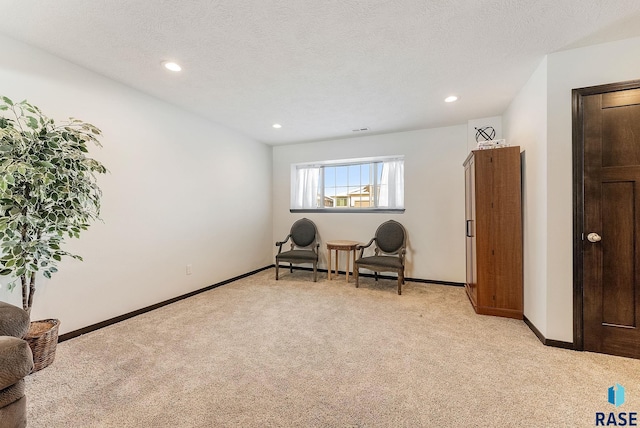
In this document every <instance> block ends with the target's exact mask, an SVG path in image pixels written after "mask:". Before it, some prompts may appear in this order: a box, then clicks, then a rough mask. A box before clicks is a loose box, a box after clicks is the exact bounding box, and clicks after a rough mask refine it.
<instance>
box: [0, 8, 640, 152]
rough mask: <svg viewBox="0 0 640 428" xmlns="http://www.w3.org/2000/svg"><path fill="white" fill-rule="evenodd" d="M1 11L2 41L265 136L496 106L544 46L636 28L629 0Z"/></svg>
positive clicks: (383, 125)
mask: <svg viewBox="0 0 640 428" xmlns="http://www.w3.org/2000/svg"><path fill="white" fill-rule="evenodd" d="M0 17H2V19H1V20H2V26H1V27H0V32H1V33H3V34H5V35H7V36H9V37H12V38H14V39H17V40H20V41H23V42H26V43H28V44H30V45H32V46H35V47H38V48H41V49H43V50H46V51H48V52H50V53H52V54H54V55H57V56H59V57H61V58H64V59H66V60H68V61H71V62H73V63H76V64H78V65H81V66H83V67H85V68H87V69H90V70H93V71H95V72H97V73H100V74H102V75H104V76H107V77H110V78H112V79H114V80H117V81H120V82H123V83H125V84H126V85H129V86H131V87H134V88H137V89H139V90H140V91H143V92H146V93H148V94H151V95H153V96H155V97H157V98H161V99H163V100H166V101H168V102H170V103H173V104H175V105H178V106H180V107H183V108H184V109H187V110H190V111H193V112H196V113H198V114H200V115H202V116H205V117H207V118H209V119H211V120H212V121H215V122H217V123H219V124H222V125H225V126H227V127H230V128H233V129H236V130H238V131H240V132H241V133H243V134H245V135H248V136H250V137H253V138H255V139H257V140H259V141H263V142H265V143H268V144H283V143H292V142H300V141H310V140H321V139H329V138H341V137H351V136H354V135H363V134H362V133H357V134H356V133H353V132H352V129H355V128H362V127H369V128H370V129H371V130H370V131H369V132H371V133H384V132H394V131H402V130H411V129H419V128H430V127H437V126H446V125H452V124H460V123H466V121H467V120H469V119H474V118H480V117H487V116H493V115H498V114H501V113H502V112H503V111H504V109H505V108H506V107H507V105H508V103H509V102H510V100H511V99H512V97H513V96H514V94H515V93H516V92H517V91H518V90H519V89H520V88H521V87H522V85H523V84H524V83H525V82H526V81H527V79H528V78H529V76H530V75H531V73H532V72H533V71H534V69H535V67H536V66H537V65H538V64H539V62H540V61H541V60H542V58H543V56H544V55H545V54H548V53H551V52H555V51H558V50H562V49H567V48H570V47H578V46H584V45H587V44H594V43H600V42H605V41H612V40H616V39H621V38H627V37H634V36H640V1H638V0H448V1H445V0H391V1H387V0H215V1H214V0H189V1H177V0H174V1H168V0H134V1H132V0H108V1H107V0H102V1H87V0H57V1H41V0H0ZM163 60H175V61H177V62H178V63H180V64H181V65H182V66H183V69H184V70H183V71H182V72H181V73H180V74H172V73H169V72H167V71H166V70H164V69H163V68H161V67H160V63H161V62H162V61H163ZM639 77H640V76H639ZM2 83H3V84H5V83H6V82H2ZM450 94H457V95H458V96H459V97H460V100H459V101H458V102H456V103H452V104H445V103H444V102H443V99H444V98H445V96H447V95H450ZM276 122H277V123H281V124H282V125H283V127H282V129H279V130H276V129H273V128H272V127H271V125H272V124H273V123H276Z"/></svg>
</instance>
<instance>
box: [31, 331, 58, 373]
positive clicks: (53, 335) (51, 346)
mask: <svg viewBox="0 0 640 428" xmlns="http://www.w3.org/2000/svg"><path fill="white" fill-rule="evenodd" d="M59 326H60V321H59V320H55V319H49V320H41V321H32V322H31V325H30V326H29V331H28V332H27V335H26V336H25V338H24V340H26V341H27V343H29V347H30V348H31V352H32V353H33V371H32V373H33V372H37V371H38V370H42V369H43V368H45V367H47V366H48V365H49V364H51V363H53V360H54V358H55V356H56V346H57V345H58V327H59Z"/></svg>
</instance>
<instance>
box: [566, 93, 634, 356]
mask: <svg viewBox="0 0 640 428" xmlns="http://www.w3.org/2000/svg"><path fill="white" fill-rule="evenodd" d="M627 89H640V80H629V81H626V82H618V83H609V84H605V85H598V86H589V87H585V88H578V89H573V90H572V91H571V96H572V100H571V112H572V140H573V142H572V144H573V147H572V159H573V161H572V163H573V165H572V166H573V348H574V349H575V350H578V351H583V350H584V311H583V308H584V283H583V279H584V266H583V257H582V250H583V240H584V237H583V231H584V132H583V130H584V127H583V126H582V125H583V123H582V114H583V112H584V107H583V98H584V97H586V96H589V95H597V94H604V93H607V92H616V91H624V90H627Z"/></svg>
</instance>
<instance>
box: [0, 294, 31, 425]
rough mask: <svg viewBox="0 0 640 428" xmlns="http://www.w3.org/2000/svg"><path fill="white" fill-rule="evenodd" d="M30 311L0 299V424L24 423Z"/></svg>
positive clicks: (29, 361)
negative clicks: (26, 338) (26, 336)
mask: <svg viewBox="0 0 640 428" xmlns="http://www.w3.org/2000/svg"><path fill="white" fill-rule="evenodd" d="M27 330H29V315H28V314H27V312H25V311H23V310H22V308H19V307H17V306H13V305H10V304H8V303H4V302H0V427H3V428H18V427H19V428H22V427H26V426H27V398H26V397H25V395H24V377H25V376H26V375H28V374H29V373H31V370H32V369H33V356H32V354H31V348H30V347H29V344H28V343H27V342H25V341H24V340H22V338H23V337H24V336H25V335H26V334H27Z"/></svg>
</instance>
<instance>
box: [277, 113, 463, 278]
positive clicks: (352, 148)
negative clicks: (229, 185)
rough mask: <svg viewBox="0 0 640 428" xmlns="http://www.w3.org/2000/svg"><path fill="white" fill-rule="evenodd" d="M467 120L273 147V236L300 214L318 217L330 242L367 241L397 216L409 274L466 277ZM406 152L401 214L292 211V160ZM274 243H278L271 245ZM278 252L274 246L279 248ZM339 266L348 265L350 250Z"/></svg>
mask: <svg viewBox="0 0 640 428" xmlns="http://www.w3.org/2000/svg"><path fill="white" fill-rule="evenodd" d="M466 148H467V127H466V125H460V126H453V127H447V128H437V129H426V130H419V131H410V132H401V133H393V134H385V135H373V136H363V137H358V138H349V139H341V140H333V141H323V142H317V143H304V144H294V145H286V146H276V147H274V148H273V189H274V194H273V220H274V222H273V241H274V242H275V241H279V240H282V239H283V238H284V237H285V236H286V235H287V234H288V233H289V229H290V228H291V224H292V223H293V222H294V221H295V220H296V219H298V218H302V217H307V218H309V219H311V220H313V222H315V224H316V226H317V227H318V230H319V233H320V235H321V239H322V243H321V260H320V265H321V266H322V267H324V268H326V247H325V245H324V242H326V241H329V240H334V239H351V240H356V241H360V242H368V241H369V239H371V238H372V237H373V234H374V233H375V230H376V228H377V227H378V226H379V225H380V223H382V222H384V221H386V220H389V219H394V220H397V221H399V222H400V223H402V224H403V225H404V226H405V228H406V229H407V232H408V254H407V266H406V273H405V275H406V276H407V277H413V278H421V279H431V280H440V281H454V282H464V279H465V262H464V257H465V256H464V251H465V250H464V170H463V168H462V163H463V162H464V159H465V157H466V154H467V151H466ZM385 155H405V208H406V211H405V212H404V213H403V214H384V213H304V214H300V213H290V212H289V193H290V171H291V169H290V165H291V164H294V163H300V162H313V161H325V160H335V159H350V158H360V157H369V156H385ZM272 245H273V244H272ZM273 250H274V254H275V253H276V249H275V247H274V248H273ZM340 269H342V270H344V256H343V255H342V256H341V264H340Z"/></svg>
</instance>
